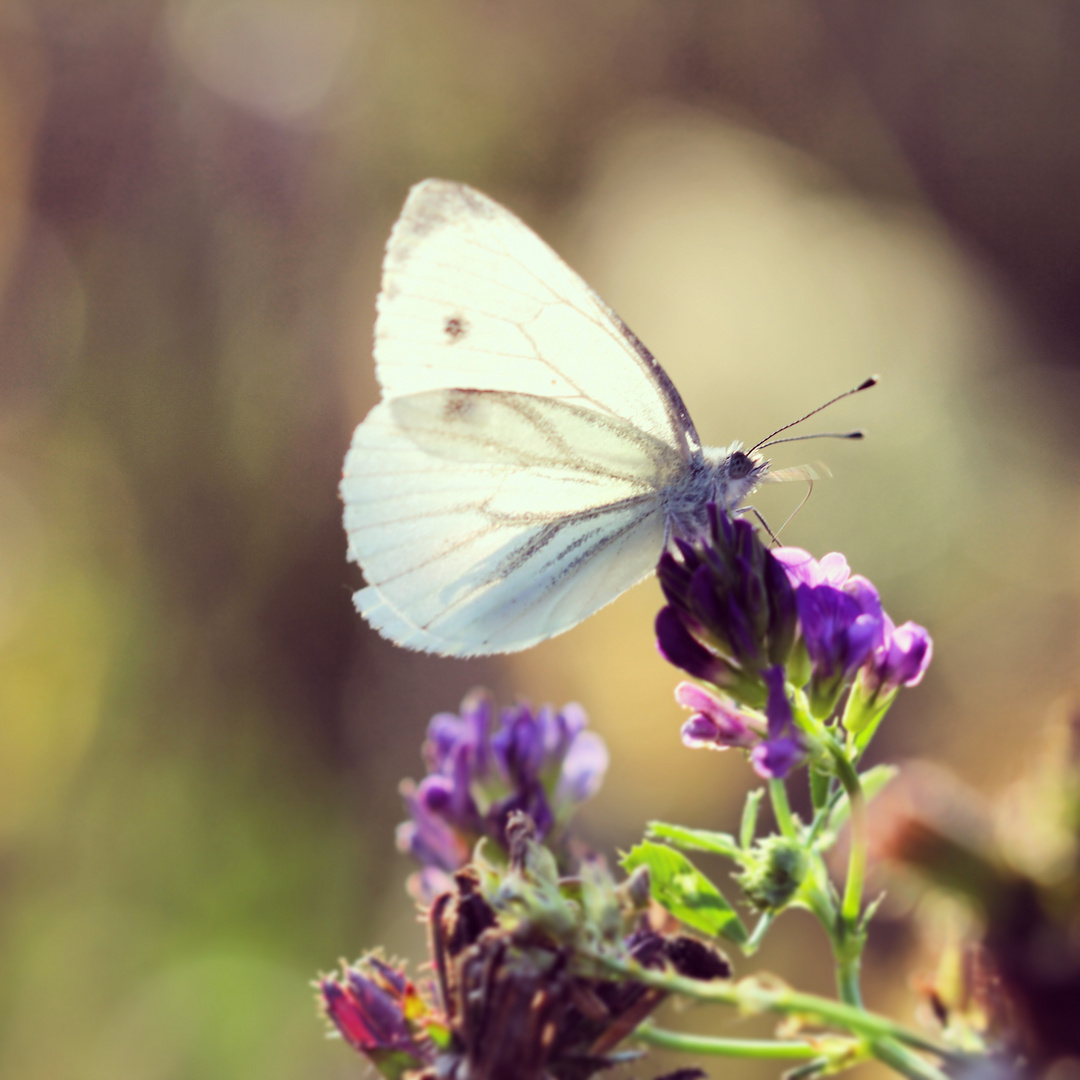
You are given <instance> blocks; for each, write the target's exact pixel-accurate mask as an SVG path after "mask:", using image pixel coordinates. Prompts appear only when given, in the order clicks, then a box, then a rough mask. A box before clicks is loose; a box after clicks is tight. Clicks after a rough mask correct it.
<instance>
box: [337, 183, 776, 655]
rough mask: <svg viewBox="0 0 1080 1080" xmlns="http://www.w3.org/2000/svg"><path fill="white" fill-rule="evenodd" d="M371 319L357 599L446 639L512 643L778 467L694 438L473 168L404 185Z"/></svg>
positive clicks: (454, 647) (511, 647)
mask: <svg viewBox="0 0 1080 1080" xmlns="http://www.w3.org/2000/svg"><path fill="white" fill-rule="evenodd" d="M376 307H377V318H376V322H375V371H376V375H377V377H378V380H379V383H380V385H381V387H382V395H383V396H382V400H381V401H380V402H379V403H378V404H377V405H376V406H375V407H374V408H373V409H372V410H371V412H370V413H368V415H367V417H366V418H365V419H364V421H363V422H362V423H361V424H360V425H359V427H357V429H356V433H355V435H354V436H353V440H352V445H351V447H350V449H349V452H348V455H347V456H346V458H345V466H344V471H343V475H342V480H341V496H342V499H343V501H344V504H345V515H344V516H345V530H346V533H347V535H348V542H349V558H350V559H351V560H352V561H354V562H356V563H359V565H360V567H361V569H362V570H363V573H364V577H365V579H366V581H367V587H366V588H363V589H361V590H360V591H359V592H357V593H356V594H355V596H354V601H355V604H356V607H357V609H358V610H359V612H360V613H361V614H362V615H363V616H364V618H366V619H367V620H368V622H369V623H370V624H371V625H372V626H373V627H374V628H375V629H376V630H378V631H379V633H380V634H382V635H383V636H384V637H386V638H389V639H390V640H391V641H394V642H396V643H397V644H398V645H403V646H405V647H407V648H410V649H418V650H422V651H425V652H431V653H439V654H442V655H446V656H479V655H485V654H491V653H504V652H514V651H517V650H520V649H526V648H528V647H529V646H531V645H534V644H536V643H537V642H540V641H543V640H544V639H546V638H549V637H552V636H554V635H556V634H561V633H562V632H563V631H565V630H569V629H570V628H571V627H572V626H575V625H576V624H577V623H579V622H580V621H581V620H582V619H585V618H586V617H587V616H589V615H591V614H592V613H593V612H595V611H596V610H598V609H599V608H601V607H603V606H604V605H605V604H607V603H609V602H610V601H612V600H614V599H615V598H616V597H617V596H619V594H620V593H622V592H624V591H625V590H626V589H628V588H630V586H632V585H634V584H635V583H637V582H638V581H640V580H641V579H642V578H644V577H646V576H647V575H648V574H649V573H650V571H652V569H653V568H654V567H655V565H656V562H657V560H658V559H659V557H660V554H661V552H662V551H663V550H664V548H665V545H666V544H668V543H669V542H670V541H672V540H673V538H675V537H683V538H686V539H693V538H694V537H695V536H697V535H699V534H701V533H702V532H704V530H705V527H706V506H707V504H708V503H709V502H716V503H717V504H718V505H720V506H722V507H723V508H724V509H726V510H729V511H731V510H734V509H735V508H736V507H738V506H739V505H740V503H741V502H742V501H743V500H744V499H745V498H746V497H747V495H748V494H749V493H750V492H751V491H753V490H754V488H755V487H756V486H757V485H758V484H759V483H761V482H762V480H764V479H766V478H769V463H768V462H767V461H766V460H764V459H763V458H762V456H761V455H760V454H758V453H756V452H744V451H743V450H742V449H740V444H739V443H734V444H733V445H732V446H729V447H727V448H709V447H703V446H702V445H701V441H700V439H699V438H698V435H697V431H696V430H695V429H694V424H693V421H691V419H690V414H689V413H688V412H687V409H686V406H685V405H684V404H683V401H682V398H681V397H680V396H679V393H678V391H677V390H676V389H675V387H674V385H672V382H671V380H670V379H669V378H668V376H667V375H666V374H665V373H664V370H663V368H661V367H660V365H659V364H658V363H657V362H656V360H655V359H654V357H653V355H652V354H651V353H650V352H649V350H648V349H647V348H646V347H645V346H644V345H643V344H642V343H641V342H640V341H639V340H638V338H637V337H636V336H635V335H634V334H633V333H632V332H631V331H630V330H629V328H628V327H627V326H626V325H625V324H624V323H623V322H622V320H621V319H620V318H619V317H618V316H617V315H616V314H615V313H614V312H613V311H612V310H611V309H610V308H609V307H608V306H607V305H606V304H605V303H604V301H603V300H601V299H600V298H599V297H598V296H597V295H596V293H594V292H593V291H592V289H590V288H589V286H588V285H587V284H586V283H585V282H584V281H583V280H582V279H581V278H580V277H579V276H578V275H577V274H576V273H575V272H574V271H573V270H571V269H570V268H569V267H568V266H567V265H566V264H565V263H564V262H563V261H562V259H560V258H559V256H558V255H556V254H555V252H554V251H552V249H551V248H550V247H548V246H547V244H545V243H544V241H543V240H541V239H540V238H539V237H538V236H537V235H536V234H535V233H533V232H532V231H531V230H530V229H529V228H528V227H527V226H525V225H524V224H523V223H522V222H521V221H519V220H518V219H517V218H516V217H515V216H514V215H513V214H511V213H510V212H509V211H508V210H506V209H504V208H503V207H502V206H500V205H499V204H498V203H496V202H494V201H493V200H491V199H489V198H488V197H487V196H485V195H482V194H481V193H480V192H478V191H475V190H473V189H472V188H469V187H466V186H465V185H463V184H458V183H452V182H450V181H446V180H425V181H423V182H422V183H419V184H417V185H416V186H415V187H413V188H412V190H411V191H410V193H409V196H408V199H407V200H406V202H405V207H404V209H403V210H402V213H401V216H400V217H399V218H398V221H397V223H396V224H395V225H394V228H393V231H392V232H391V235H390V240H389V243H388V245H387V250H386V257H385V261H384V263H383V278H382V290H381V292H380V293H379V298H378V301H377V305H376Z"/></svg>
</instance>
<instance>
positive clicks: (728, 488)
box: [705, 443, 769, 510]
mask: <svg viewBox="0 0 1080 1080" xmlns="http://www.w3.org/2000/svg"><path fill="white" fill-rule="evenodd" d="M705 460H706V462H707V463H708V465H709V471H710V473H711V474H712V475H711V480H712V483H713V492H714V494H713V497H712V500H711V501H713V502H715V503H716V504H717V505H718V506H722V507H724V509H725V510H734V509H735V507H737V506H738V505H739V504H740V503H741V502H742V501H743V499H745V498H746V497H747V496H748V495H749V494H750V493H751V492H752V491H753V490H754V488H756V487H757V486H758V484H760V483H761V482H762V480H764V479H765V477H766V476H767V475H768V473H769V462H768V459H767V458H765V457H763V456H762V455H761V454H759V453H757V452H756V451H753V450H751V451H750V452H747V451H745V450H743V449H742V447H741V444H740V443H732V444H731V446H727V447H720V448H717V449H707V450H706V451H705Z"/></svg>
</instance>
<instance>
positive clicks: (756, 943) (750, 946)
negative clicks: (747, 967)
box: [742, 911, 775, 956]
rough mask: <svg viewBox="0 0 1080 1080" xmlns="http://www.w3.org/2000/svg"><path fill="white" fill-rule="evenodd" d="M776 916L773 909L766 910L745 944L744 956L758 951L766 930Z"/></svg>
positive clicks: (743, 948)
mask: <svg viewBox="0 0 1080 1080" xmlns="http://www.w3.org/2000/svg"><path fill="white" fill-rule="evenodd" d="M774 917H775V916H774V915H773V913H772V912H771V911H766V912H765V913H764V914H763V915H762V916H761V917H760V918H759V919H758V921H757V925H756V926H755V927H754V929H753V931H752V933H751V934H750V937H749V938H747V941H746V944H745V945H743V947H742V951H743V955H744V956H752V955H753V954H754V953H755V952H757V950H758V948H759V947H760V946H761V941H762V939H763V938H764V937H765V932H766V931H767V930H768V929H769V927H770V926H772V922H773V918H774Z"/></svg>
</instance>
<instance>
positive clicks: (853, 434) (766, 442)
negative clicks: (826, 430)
mask: <svg viewBox="0 0 1080 1080" xmlns="http://www.w3.org/2000/svg"><path fill="white" fill-rule="evenodd" d="M877 384H878V377H877V376H876V375H871V376H870V378H869V379H863V381H862V382H861V383H859V385H858V386H854V387H852V388H851V389H850V390H845V391H844V392H843V393H842V394H837V395H836V397H834V398H830V399H829V400H828V401H826V402H825V404H824V405H819V406H818V407H817V408H816V409H811V410H810V412H808V413H807V414H806V415H805V416H800V417H799V419H798V420H792V421H791V423H790V424H784V426H783V427H778V428H777V429H776V430H775V431H774V432H773V433H772V434H771V435H766V436H765V438H764V439H762V440H761V442H758V443H755V444H754V445H753V446H751V447H750V449H749V450H747V451H746V452H747V453H748V454H752V453H753V452H754V451H755V450H760V449H762V448H763V447H766V446H772V445H774V443H773V439H774V438H775V437H776V436H777V435H779V434H780V432H781V431H787V430H788V428H793V427H795V425H796V424H801V423H802V422H803V421H804V420H809V419H810V417H811V416H817V414H818V413H819V412H821V411H822V410H824V409H827V408H828V407H829V406H830V405H835V404H836V403H837V402H838V401H843V400H844V398H848V397H851V395H852V394H858V393H860V392H861V391H863V390H869V389H870V387H871V386H877ZM862 437H863V433H862V432H861V431H849V432H846V433H842V434H839V435H837V434H829V435H797V436H794V437H792V438H790V439H778V440H777V442H794V441H795V440H796V439H818V438H834V439H861V438H862ZM800 505H801V504H800Z"/></svg>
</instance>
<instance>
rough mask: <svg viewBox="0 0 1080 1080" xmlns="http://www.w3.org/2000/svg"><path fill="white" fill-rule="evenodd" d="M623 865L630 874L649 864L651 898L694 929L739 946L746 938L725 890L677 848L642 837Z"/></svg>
mask: <svg viewBox="0 0 1080 1080" xmlns="http://www.w3.org/2000/svg"><path fill="white" fill-rule="evenodd" d="M688 831H693V830H688ZM621 865H622V868H623V869H624V870H625V871H626V872H627V873H630V872H631V871H633V870H636V869H637V868H638V867H639V866H647V867H648V868H649V888H650V890H651V893H652V898H653V899H654V900H655V901H656V902H657V903H658V904H660V905H661V906H662V907H663V908H665V909H666V910H667V911H669V912H671V914H672V915H674V916H675V918H676V919H679V920H680V921H681V922H684V923H686V925H687V926H689V927H691V928H692V929H694V930H699V931H701V932H702V933H703V934H710V935H712V936H714V937H715V936H716V935H723V936H724V937H726V938H728V939H729V940H730V941H734V942H735V943H736V944H737V945H741V944H743V942H745V941H746V940H747V937H748V935H747V932H746V927H745V926H743V924H742V920H741V919H740V918H739V916H738V914H736V912H735V909H734V908H733V907H732V906H731V905H730V904H729V903H728V902H727V900H725V899H724V895H723V893H721V892H720V890H719V889H718V888H717V887H716V886H715V885H714V884H713V883H712V882H711V881H710V880H709V879H708V878H707V877H706V876H705V875H704V874H703V873H701V871H700V870H698V868H697V867H696V866H694V864H693V863H692V862H691V861H690V860H689V859H688V858H687V857H686V856H685V855H683V854H681V853H680V852H678V851H675V849H674V848H670V847H668V846H667V845H666V844H650V843H649V842H648V841H647V840H643V841H642V842H641V843H640V844H638V845H637V846H636V847H634V848H633V849H631V851H630V852H629V853H628V854H626V855H625V856H623V859H622V861H621Z"/></svg>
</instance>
